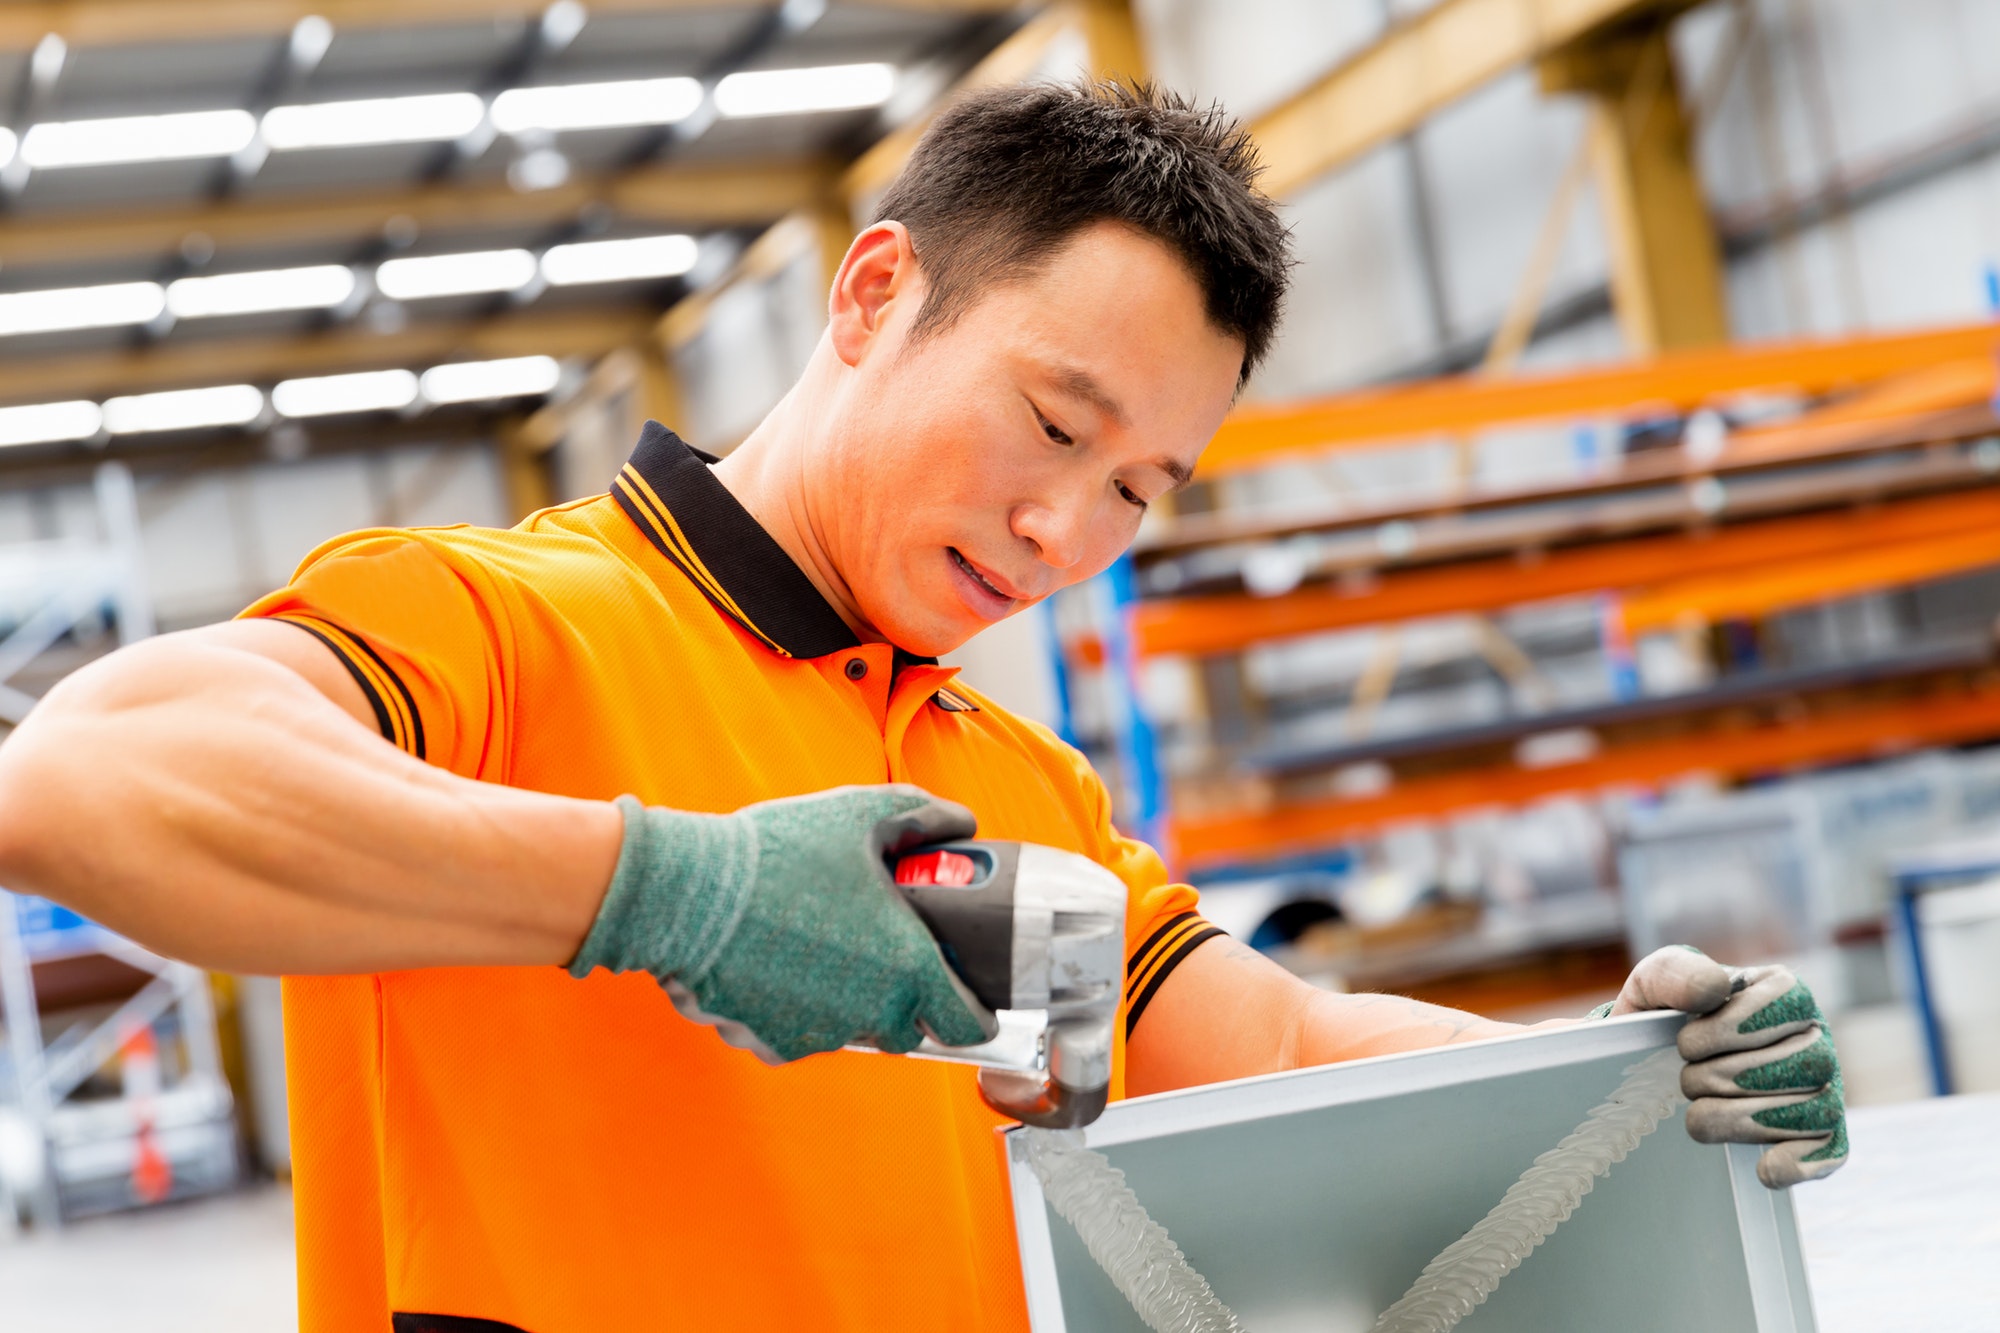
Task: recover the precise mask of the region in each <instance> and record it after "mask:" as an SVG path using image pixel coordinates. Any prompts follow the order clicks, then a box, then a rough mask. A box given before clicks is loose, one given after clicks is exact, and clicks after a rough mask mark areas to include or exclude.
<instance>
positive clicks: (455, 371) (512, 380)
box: [423, 356, 562, 403]
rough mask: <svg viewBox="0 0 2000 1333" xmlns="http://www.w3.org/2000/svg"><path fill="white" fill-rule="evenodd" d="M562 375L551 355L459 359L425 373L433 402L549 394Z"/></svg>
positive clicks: (560, 368)
mask: <svg viewBox="0 0 2000 1333" xmlns="http://www.w3.org/2000/svg"><path fill="white" fill-rule="evenodd" d="M561 377H562V367H561V366H559V365H557V364H556V361H555V358H554V357H549V356H514V357H508V358H507V359H506V360H504V361H459V362H455V363H453V364H451V365H448V366H432V367H431V368H430V369H429V370H426V371H425V372H424V383H423V389H424V397H425V398H427V399H429V400H430V401H431V402H433V403H476V402H479V401H481V400H483V399H488V398H521V397H526V396H528V395H531V394H542V393H547V392H548V391H549V390H551V389H553V388H555V387H556V381H557V380H558V379H560V378H561Z"/></svg>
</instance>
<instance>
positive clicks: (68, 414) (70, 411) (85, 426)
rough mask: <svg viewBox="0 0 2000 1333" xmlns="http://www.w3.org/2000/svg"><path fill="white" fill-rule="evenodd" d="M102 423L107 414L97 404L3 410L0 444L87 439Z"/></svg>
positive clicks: (68, 404)
mask: <svg viewBox="0 0 2000 1333" xmlns="http://www.w3.org/2000/svg"><path fill="white" fill-rule="evenodd" d="M103 424H104V413H102V412H101V411H99V410H98V407H97V404H96V403H91V402H84V401H81V400H79V401H76V402H69V403H31V404H29V405H28V406H26V407H0V445H8V444H54V443H56V442H57V441H60V440H87V439H89V438H90V437H91V436H93V435H95V434H97V429H98V427H99V426H101V425H103Z"/></svg>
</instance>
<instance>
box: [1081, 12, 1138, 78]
mask: <svg viewBox="0 0 2000 1333" xmlns="http://www.w3.org/2000/svg"><path fill="white" fill-rule="evenodd" d="M1072 12H1073V13H1074V14H1075V16H1076V26H1077V28H1078V29H1079V30H1080V31H1081V32H1082V33H1083V39H1084V42H1085V43H1086V46H1087V49H1088V50H1089V52H1090V55H1089V66H1090V77H1092V78H1093V79H1117V80H1118V81H1120V82H1122V83H1138V82H1139V81H1140V80H1142V79H1144V78H1145V77H1146V57H1145V53H1144V52H1143V51H1142V50H1141V49H1140V46H1139V29H1138V26H1137V25H1136V24H1134V23H1133V21H1132V6H1131V5H1130V4H1129V3H1127V0H1077V3H1076V4H1075V5H1074V6H1073V9H1072Z"/></svg>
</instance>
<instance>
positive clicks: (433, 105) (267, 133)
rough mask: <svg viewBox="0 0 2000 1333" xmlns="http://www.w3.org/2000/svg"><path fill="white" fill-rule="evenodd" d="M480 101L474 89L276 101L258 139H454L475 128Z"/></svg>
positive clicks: (332, 144)
mask: <svg viewBox="0 0 2000 1333" xmlns="http://www.w3.org/2000/svg"><path fill="white" fill-rule="evenodd" d="M485 118H486V104H485V103H484V102H482V101H480V100H479V95H478V94H477V93H430V94H426V95H424V96H421V97H373V98H368V99H365V100H363V101H359V102H318V103H314V104H312V105H310V106H279V107H273V108H271V109H270V110H269V111H267V112H265V113H264V142H265V143H267V144H269V145H271V147H272V148H273V149H274V150H277V151H280V152H284V151H288V150H291V149H295V148H350V147H355V146H357V145H362V144H378V143H428V142H431V141H433V140H438V139H457V138H460V137H461V136H463V135H466V134H470V133H471V132H472V131H473V130H475V129H477V128H478V126H479V122H480V121H482V120H484V119H485Z"/></svg>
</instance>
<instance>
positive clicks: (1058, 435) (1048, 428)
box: [1035, 407, 1076, 444]
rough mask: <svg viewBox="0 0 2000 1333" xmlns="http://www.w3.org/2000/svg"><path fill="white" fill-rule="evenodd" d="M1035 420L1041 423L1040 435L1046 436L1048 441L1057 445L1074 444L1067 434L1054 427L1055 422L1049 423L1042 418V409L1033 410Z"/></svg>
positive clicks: (1045, 418)
mask: <svg viewBox="0 0 2000 1333" xmlns="http://www.w3.org/2000/svg"><path fill="white" fill-rule="evenodd" d="M1035 420H1036V421H1039V422H1041V423H1042V434H1044V435H1046V436H1048V437H1049V438H1050V439H1052V440H1054V441H1055V442H1056V443H1057V444H1074V443H1076V441H1074V440H1072V439H1070V437H1069V435H1068V433H1067V432H1065V431H1063V430H1061V429H1059V428H1058V427H1057V426H1056V424H1055V422H1053V421H1050V420H1049V419H1048V418H1047V417H1045V416H1043V415H1042V409H1040V408H1039V407H1038V408H1036V409H1035Z"/></svg>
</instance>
